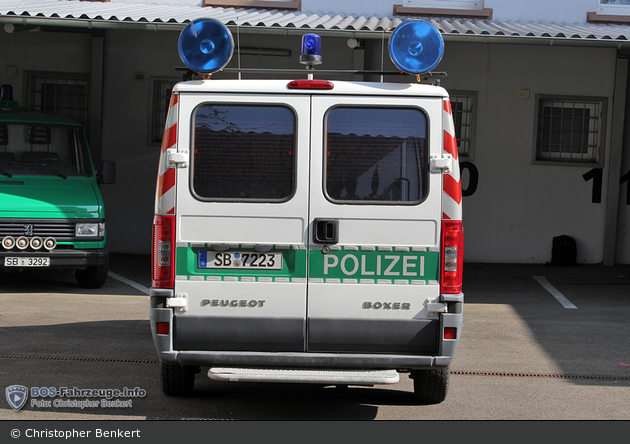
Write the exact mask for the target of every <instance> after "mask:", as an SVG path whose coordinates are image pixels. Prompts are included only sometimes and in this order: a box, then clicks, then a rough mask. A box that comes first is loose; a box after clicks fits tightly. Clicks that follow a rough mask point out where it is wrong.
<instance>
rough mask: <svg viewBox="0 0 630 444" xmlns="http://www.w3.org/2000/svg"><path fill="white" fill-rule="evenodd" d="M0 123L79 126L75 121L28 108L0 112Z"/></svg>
mask: <svg viewBox="0 0 630 444" xmlns="http://www.w3.org/2000/svg"><path fill="white" fill-rule="evenodd" d="M0 122H12V123H42V124H49V125H73V126H81V124H80V123H78V122H77V121H76V120H73V119H71V118H70V117H66V116H62V115H60V114H53V113H47V112H43V111H37V110H34V109H29V108H18V109H16V110H4V109H3V110H0Z"/></svg>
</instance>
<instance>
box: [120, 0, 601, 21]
mask: <svg viewBox="0 0 630 444" xmlns="http://www.w3.org/2000/svg"><path fill="white" fill-rule="evenodd" d="M274 1H281V0H274ZM116 2H123V3H152V4H165V5H193V6H200V5H201V4H202V2H201V0H152V1H150V2H149V1H147V0H112V3H116ZM445 3H446V2H445ZM401 4H403V0H343V1H339V0H302V11H305V12H311V13H316V14H332V15H336V14H341V15H354V16H356V17H359V16H361V15H363V16H366V17H371V16H378V17H382V16H385V17H391V16H392V15H393V7H394V5H401ZM417 4H418V5H420V6H421V5H423V1H422V0H417ZM434 4H435V1H434V2H433V3H432V4H431V5H430V7H435V6H434ZM424 5H427V3H426V2H425V3H424ZM597 5H598V0H527V1H523V0H484V7H485V8H490V9H492V10H493V19H494V20H500V21H508V20H511V21H522V22H529V21H539V20H542V21H547V22H556V23H563V22H564V23H584V22H585V21H586V13H587V12H591V11H595V10H596V7H597ZM414 6H415V5H414Z"/></svg>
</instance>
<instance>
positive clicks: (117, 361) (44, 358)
mask: <svg viewBox="0 0 630 444" xmlns="http://www.w3.org/2000/svg"><path fill="white" fill-rule="evenodd" d="M0 359H7V360H18V359H21V360H35V361H37V360H38V361H62V362H64V361H65V362H106V363H114V364H159V363H160V361H158V360H150V359H113V358H72V357H67V356H2V355H0ZM450 374H451V375H457V376H503V377H512V378H552V379H590V380H600V381H630V376H597V375H562V374H545V373H514V372H474V371H466V370H451V371H450Z"/></svg>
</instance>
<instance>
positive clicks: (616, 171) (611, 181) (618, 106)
mask: <svg viewBox="0 0 630 444" xmlns="http://www.w3.org/2000/svg"><path fill="white" fill-rule="evenodd" d="M629 82H630V78H628V58H627V57H623V56H621V55H619V54H618V56H617V64H616V67H615V89H614V92H613V104H612V119H611V120H612V122H611V123H612V125H611V127H612V130H611V137H610V144H609V147H610V156H609V158H608V177H607V193H606V219H605V223H604V258H603V265H615V256H616V252H617V245H618V244H617V228H618V226H619V191H620V183H619V182H620V180H621V157H622V156H621V155H622V152H623V151H624V146H625V142H626V138H627V134H624V133H626V131H625V129H626V128H625V127H626V125H625V123H626V116H630V110H629V109H628V105H629V104H630V100H627V98H626V95H627V93H628V92H629V91H630V88H629V87H628V83H629ZM624 136H626V137H624Z"/></svg>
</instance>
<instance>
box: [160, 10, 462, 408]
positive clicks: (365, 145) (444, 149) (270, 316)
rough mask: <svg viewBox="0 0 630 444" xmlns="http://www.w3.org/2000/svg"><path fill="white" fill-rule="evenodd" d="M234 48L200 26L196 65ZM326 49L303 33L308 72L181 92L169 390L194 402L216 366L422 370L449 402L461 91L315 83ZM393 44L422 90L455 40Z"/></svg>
mask: <svg viewBox="0 0 630 444" xmlns="http://www.w3.org/2000/svg"><path fill="white" fill-rule="evenodd" d="M232 42H233V40H232V37H231V34H230V31H229V30H228V29H227V28H226V27H225V26H223V25H222V24H220V23H219V22H217V21H214V20H210V19H198V20H194V21H192V22H191V23H190V24H189V25H188V26H187V27H186V28H185V29H184V31H182V34H181V36H180V43H179V45H180V46H179V50H180V56H181V57H182V59H183V60H184V62H185V63H186V64H187V65H188V66H189V67H190V68H191V70H194V71H196V72H200V73H208V72H214V71H217V70H220V69H223V68H224V67H225V65H226V64H227V62H228V61H229V59H230V57H231V55H232V52H233V43H232ZM319 46H320V41H319V36H317V35H314V34H307V35H306V36H304V37H303V40H302V54H303V55H302V56H301V61H302V62H303V63H305V64H306V65H307V68H308V70H307V73H309V75H307V76H303V77H306V78H298V79H296V80H292V81H287V80H210V79H207V77H208V76H205V77H204V78H205V79H204V80H190V81H185V82H182V83H179V84H177V85H176V86H175V87H174V89H173V95H172V98H171V102H170V110H169V114H168V119H167V123H166V129H165V136H164V141H163V144H162V153H161V157H160V166H159V175H158V181H157V191H156V205H155V219H154V226H153V255H152V260H153V276H152V287H151V298H150V299H151V309H150V310H151V316H150V318H151V329H152V334H153V338H154V342H155V346H156V348H157V351H158V353H159V357H160V360H161V363H162V386H163V391H164V392H165V393H166V394H167V395H175V396H177V395H186V394H189V393H190V392H191V391H192V390H193V387H194V379H195V374H196V373H198V372H199V371H200V369H201V368H203V367H205V368H209V370H208V376H209V377H210V378H212V379H216V380H226V381H276V382H278V381H280V382H309V383H321V384H335V385H348V384H353V385H354V384H356V385H373V384H389V383H396V382H397V381H398V380H399V373H408V374H409V376H410V377H411V378H412V379H413V380H414V393H415V394H416V396H417V399H418V401H419V402H420V403H438V402H441V401H443V400H444V399H445V396H446V392H447V385H448V375H449V373H448V368H449V364H450V363H451V361H452V359H453V355H454V353H455V350H456V348H457V345H458V343H459V339H460V335H461V329H462V318H463V300H464V297H463V293H462V261H463V231H462V211H461V186H460V177H459V167H458V162H457V147H456V143H455V137H454V129H453V121H452V116H451V108H450V102H449V99H448V94H447V92H446V91H445V90H444V89H443V88H441V87H439V86H435V85H433V84H423V83H420V82H419V81H418V82H414V83H379V82H375V83H369V82H345V81H334V80H332V81H328V80H320V79H313V77H314V76H313V75H312V74H313V73H319V72H320V71H315V70H313V67H312V65H314V64H317V63H318V62H319V61H320V60H321V56H320V54H319V52H318V51H319ZM389 48H390V55H391V57H392V60H393V61H394V63H395V64H396V66H397V67H398V68H400V69H401V71H403V72H405V73H411V74H416V75H417V77H418V80H420V74H421V73H426V72H429V70H430V69H432V68H433V67H434V66H436V65H437V63H438V62H439V60H440V59H441V57H442V53H443V41H442V37H441V35H440V34H439V32H438V31H437V29H435V28H434V27H433V26H432V25H430V24H429V23H427V22H424V21H408V22H404V23H403V24H401V25H400V26H399V27H398V28H396V30H395V31H394V33H393V35H392V36H391V38H390V43H389ZM300 73H304V71H300ZM296 77H297V76H296ZM413 78H414V79H415V78H416V76H413Z"/></svg>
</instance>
